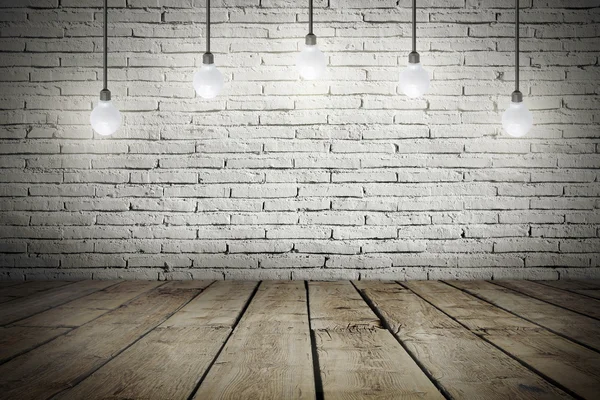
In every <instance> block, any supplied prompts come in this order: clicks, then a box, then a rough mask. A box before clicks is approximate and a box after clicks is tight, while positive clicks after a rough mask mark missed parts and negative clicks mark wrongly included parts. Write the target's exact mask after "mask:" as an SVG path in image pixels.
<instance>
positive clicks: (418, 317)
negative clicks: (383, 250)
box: [356, 281, 569, 400]
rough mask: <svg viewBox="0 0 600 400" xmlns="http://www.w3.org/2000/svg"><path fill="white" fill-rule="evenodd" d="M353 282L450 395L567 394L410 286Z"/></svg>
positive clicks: (514, 396)
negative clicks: (458, 321)
mask: <svg viewBox="0 0 600 400" xmlns="http://www.w3.org/2000/svg"><path fill="white" fill-rule="evenodd" d="M356 285H357V286H358V287H359V288H360V289H361V290H362V291H363V293H364V294H365V295H366V296H367V298H368V299H369V301H371V302H372V304H373V305H374V306H375V307H376V308H377V310H378V312H379V313H381V315H382V316H383V317H384V319H385V321H386V323H387V324H388V325H389V326H390V328H391V329H392V330H393V331H394V332H396V336H397V337H398V338H399V339H400V340H401V341H402V342H403V343H404V345H405V346H406V348H407V349H408V350H409V351H410V352H411V353H412V354H413V355H414V356H415V357H416V358H417V359H418V360H419V362H420V363H421V365H422V366H423V367H424V368H425V369H426V370H427V371H428V373H429V374H430V375H431V376H432V377H433V379H435V381H437V382H438V384H439V385H440V386H441V387H442V388H443V389H444V390H445V391H446V392H447V393H448V394H449V396H451V397H452V398H456V399H482V400H483V399H485V400H494V399H509V398H510V399H556V398H569V396H568V395H567V394H565V393H564V392H562V391H561V390H559V389H557V388H556V387H554V386H552V385H551V384H549V383H548V382H546V381H545V380H544V379H542V378H541V377H540V376H538V375H537V374H535V373H533V372H532V371H530V370H529V369H527V368H525V367H524V366H522V365H521V364H520V363H519V362H517V361H515V360H514V359H513V358H511V357H509V356H508V355H506V354H505V353H503V352H502V351H500V350H498V349H497V348H495V347H494V346H493V345H491V344H490V343H487V342H486V341H484V340H482V339H481V338H479V337H478V336H477V335H475V334H474V333H473V332H471V331H469V330H468V329H466V328H464V327H463V326H462V325H460V324H459V323H457V322H456V321H454V320H453V319H452V318H450V317H448V316H447V315H446V314H444V313H442V312H441V311H440V310H438V309H437V308H435V307H433V306H432V305H431V304H429V303H427V302H426V301H424V300H423V299H421V298H420V297H418V296H417V295H416V294H414V293H413V292H411V291H410V290H407V289H404V288H403V287H401V286H400V285H398V284H396V283H391V282H375V281H360V282H356Z"/></svg>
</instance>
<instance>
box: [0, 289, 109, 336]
mask: <svg viewBox="0 0 600 400" xmlns="http://www.w3.org/2000/svg"><path fill="white" fill-rule="evenodd" d="M116 283H118V282H114V281H81V282H76V283H73V284H71V285H65V286H61V287H57V288H54V289H49V290H45V291H43V292H40V293H38V294H37V295H36V296H26V297H23V298H19V299H16V300H13V301H10V302H8V303H4V305H3V306H2V307H0V325H7V324H10V323H13V322H16V321H18V320H20V319H23V318H27V317H29V316H31V315H33V314H36V313H39V312H42V311H45V310H49V309H50V308H52V307H56V306H59V305H61V304H64V303H67V302H69V301H71V300H74V299H77V298H79V297H82V296H85V295H88V294H90V293H93V292H97V291H98V290H102V289H104V288H106V287H109V286H113V285H115V284H116Z"/></svg>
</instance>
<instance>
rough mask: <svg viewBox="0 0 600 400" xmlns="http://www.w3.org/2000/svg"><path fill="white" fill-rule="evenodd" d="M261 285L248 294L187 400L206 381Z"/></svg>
mask: <svg viewBox="0 0 600 400" xmlns="http://www.w3.org/2000/svg"><path fill="white" fill-rule="evenodd" d="M261 284H262V281H260V282H258V284H257V285H256V287H255V288H254V290H253V291H252V293H251V294H250V297H249V298H248V301H246V304H244V307H243V308H242V311H240V314H239V315H238V317H237V318H236V320H235V322H234V323H233V326H232V327H231V330H230V331H229V335H227V338H225V341H223V344H222V345H221V347H220V348H219V351H217V354H215V357H214V358H213V360H212V361H211V362H210V364H208V367H207V368H206V370H205V371H204V373H203V374H202V376H201V377H200V379H199V380H198V383H197V384H196V386H195V387H194V389H193V390H192V393H190V395H189V396H188V398H187V400H192V399H193V398H194V396H195V395H196V393H197V392H198V389H200V386H201V385H202V382H204V380H205V379H206V376H207V375H208V373H209V372H210V370H211V369H212V366H213V365H214V364H215V362H217V360H218V359H219V356H220V355H221V352H222V351H223V349H224V348H225V346H227V342H229V339H230V338H231V336H232V335H233V333H234V332H235V329H236V328H237V326H238V324H239V322H240V320H241V319H242V317H243V316H244V314H246V310H248V307H249V306H250V303H252V300H253V299H254V296H255V295H256V292H258V288H259V287H260V285H261Z"/></svg>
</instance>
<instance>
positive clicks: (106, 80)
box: [103, 0, 108, 90]
mask: <svg viewBox="0 0 600 400" xmlns="http://www.w3.org/2000/svg"><path fill="white" fill-rule="evenodd" d="M107 19H108V0H104V64H103V67H104V90H108V61H107V59H108V21H107Z"/></svg>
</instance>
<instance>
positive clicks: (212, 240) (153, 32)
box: [0, 0, 600, 280]
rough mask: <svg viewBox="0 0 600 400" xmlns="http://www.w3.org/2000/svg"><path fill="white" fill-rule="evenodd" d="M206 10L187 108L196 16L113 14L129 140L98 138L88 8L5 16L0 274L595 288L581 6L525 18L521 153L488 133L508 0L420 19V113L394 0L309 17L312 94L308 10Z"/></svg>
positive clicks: (198, 28) (177, 5)
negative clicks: (304, 56)
mask: <svg viewBox="0 0 600 400" xmlns="http://www.w3.org/2000/svg"><path fill="white" fill-rule="evenodd" d="M212 5H213V10H212V11H213V12H212V20H213V23H214V26H213V32H212V33H213V41H212V45H213V46H212V47H213V52H214V54H215V61H216V64H217V65H218V67H219V70H220V71H221V72H222V74H223V76H224V80H225V87H224V90H223V93H222V94H221V95H220V96H218V97H217V98H215V99H213V100H203V99H201V98H199V97H198V96H197V95H196V94H195V92H194V89H193V86H192V82H191V81H192V78H193V74H194V73H195V71H196V70H197V69H198V68H199V67H200V65H201V63H202V56H201V55H202V52H203V51H204V43H203V42H204V41H203V39H204V35H205V32H204V31H205V27H204V25H203V22H204V18H205V9H204V6H205V1H204V0H163V1H157V0H127V1H126V0H110V1H109V6H110V7H111V10H113V11H114V15H113V17H114V18H113V19H114V22H115V24H114V26H112V27H111V30H110V33H109V34H110V37H109V48H110V53H109V66H110V70H109V80H110V81H109V83H110V88H111V91H112V93H113V98H114V102H115V104H116V105H117V106H118V107H119V109H120V110H121V112H122V116H123V126H122V127H121V129H120V130H119V131H118V132H117V134H116V135H114V136H112V137H100V136H98V135H96V134H94V132H93V130H92V129H91V127H90V126H89V113H90V111H91V110H92V107H93V105H95V104H96V102H97V99H98V92H99V91H100V89H101V86H102V83H101V78H102V69H101V66H102V47H103V43H102V38H101V33H102V13H101V9H100V7H99V6H98V4H97V2H95V1H91V0H80V1H74V0H61V1H58V0H40V1H36V2H33V1H30V0H27V1H20V2H18V1H16V0H3V1H0V8H1V9H2V10H3V12H2V13H0V14H1V15H0V22H2V27H1V28H0V36H2V38H1V39H0V53H1V55H2V56H1V57H0V60H1V61H0V69H1V73H0V88H1V89H2V92H1V93H2V95H1V96H0V110H1V111H2V112H1V113H0V153H1V154H2V157H0V181H1V182H2V185H0V210H2V211H1V212H0V225H2V226H3V229H2V230H1V231H2V235H3V237H4V238H3V239H1V240H0V267H1V269H0V279H5V278H9V279H21V280H25V279H27V280H30V279H153V280H156V279H164V280H166V279H252V280H255V279H392V280H394V279H395V280H406V279H475V278H477V279H509V278H513V279H558V278H559V277H560V278H579V279H581V278H590V277H594V278H598V277H600V272H598V271H600V268H598V267H600V255H598V246H599V244H598V237H599V236H598V235H599V234H600V232H599V229H598V225H599V224H600V219H599V218H600V217H598V212H597V211H598V209H599V208H600V199H599V197H600V192H599V190H600V189H598V184H597V183H598V179H599V178H600V175H599V174H598V168H600V158H599V157H598V150H599V149H600V145H599V144H598V143H597V142H598V138H599V135H598V124H599V123H600V117H598V115H600V114H599V113H598V109H599V107H600V103H599V102H598V95H599V94H600V89H599V87H598V85H597V82H598V80H599V79H600V73H599V72H598V68H596V67H597V63H598V55H597V53H598V50H600V47H598V46H599V45H598V43H600V42H599V41H598V40H597V39H598V29H597V26H596V25H597V24H595V23H596V22H598V12H597V7H596V4H595V3H594V4H592V2H590V1H580V2H574V3H573V4H570V5H569V6H568V7H565V5H564V2H560V1H557V0H522V2H521V8H522V9H521V19H522V21H523V22H524V25H523V26H522V28H521V32H520V33H521V51H522V54H521V64H522V65H521V70H520V71H521V90H522V91H523V92H524V94H525V99H526V100H525V101H526V104H527V106H528V107H529V109H530V110H532V112H533V114H534V121H535V126H534V128H533V129H532V131H531V132H530V134H529V135H528V136H526V137H524V138H510V137H508V136H507V135H505V133H504V132H503V130H502V127H501V123H500V121H501V113H502V112H503V110H504V109H505V108H506V107H507V106H508V103H509V101H510V92H511V91H512V89H513V83H514V79H515V74H514V70H513V62H514V58H513V56H514V54H513V46H514V40H513V35H514V24H513V18H514V11H513V7H514V2H513V1H512V0H511V1H509V0H500V1H490V0H452V1H446V2H439V1H433V0H424V1H422V2H420V3H419V9H418V12H417V20H418V21H419V22H420V23H421V24H420V25H419V35H418V36H419V40H418V47H419V51H420V53H421V57H422V62H423V65H424V66H425V68H426V69H427V70H428V72H429V74H430V77H431V78H432V80H431V87H430V90H429V93H428V94H427V95H426V96H423V97H422V98H420V99H409V98H407V97H406V96H403V95H402V94H401V93H400V92H399V88H398V73H399V71H400V70H401V69H402V68H404V66H405V64H406V62H407V59H406V57H407V54H408V51H409V49H410V44H411V39H410V37H411V32H410V21H411V9H410V7H411V2H410V1H408V0H402V1H400V2H397V1H389V0H377V1H372V2H368V4H366V2H359V1H356V0H333V1H330V2H326V1H324V0H318V1H316V2H315V14H314V19H315V33H316V34H317V35H318V36H319V46H320V48H321V49H322V50H323V52H324V53H325V56H326V60H327V64H328V67H327V73H326V75H325V77H324V78H323V79H321V80H317V81H304V80H302V79H300V77H299V75H298V72H297V71H296V68H295V63H296V57H297V54H298V52H299V51H300V50H301V49H302V48H303V46H304V44H303V37H304V35H305V34H306V23H307V21H308V15H307V12H306V9H305V8H304V6H302V7H300V8H299V6H298V4H295V3H294V2H291V1H290V0H263V1H262V2H261V1H259V0H243V1H242V0H237V1H233V0H217V1H214V2H213V4H212ZM594 7H596V8H594ZM250 41H251V42H252V44H251V45H249V43H250Z"/></svg>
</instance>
